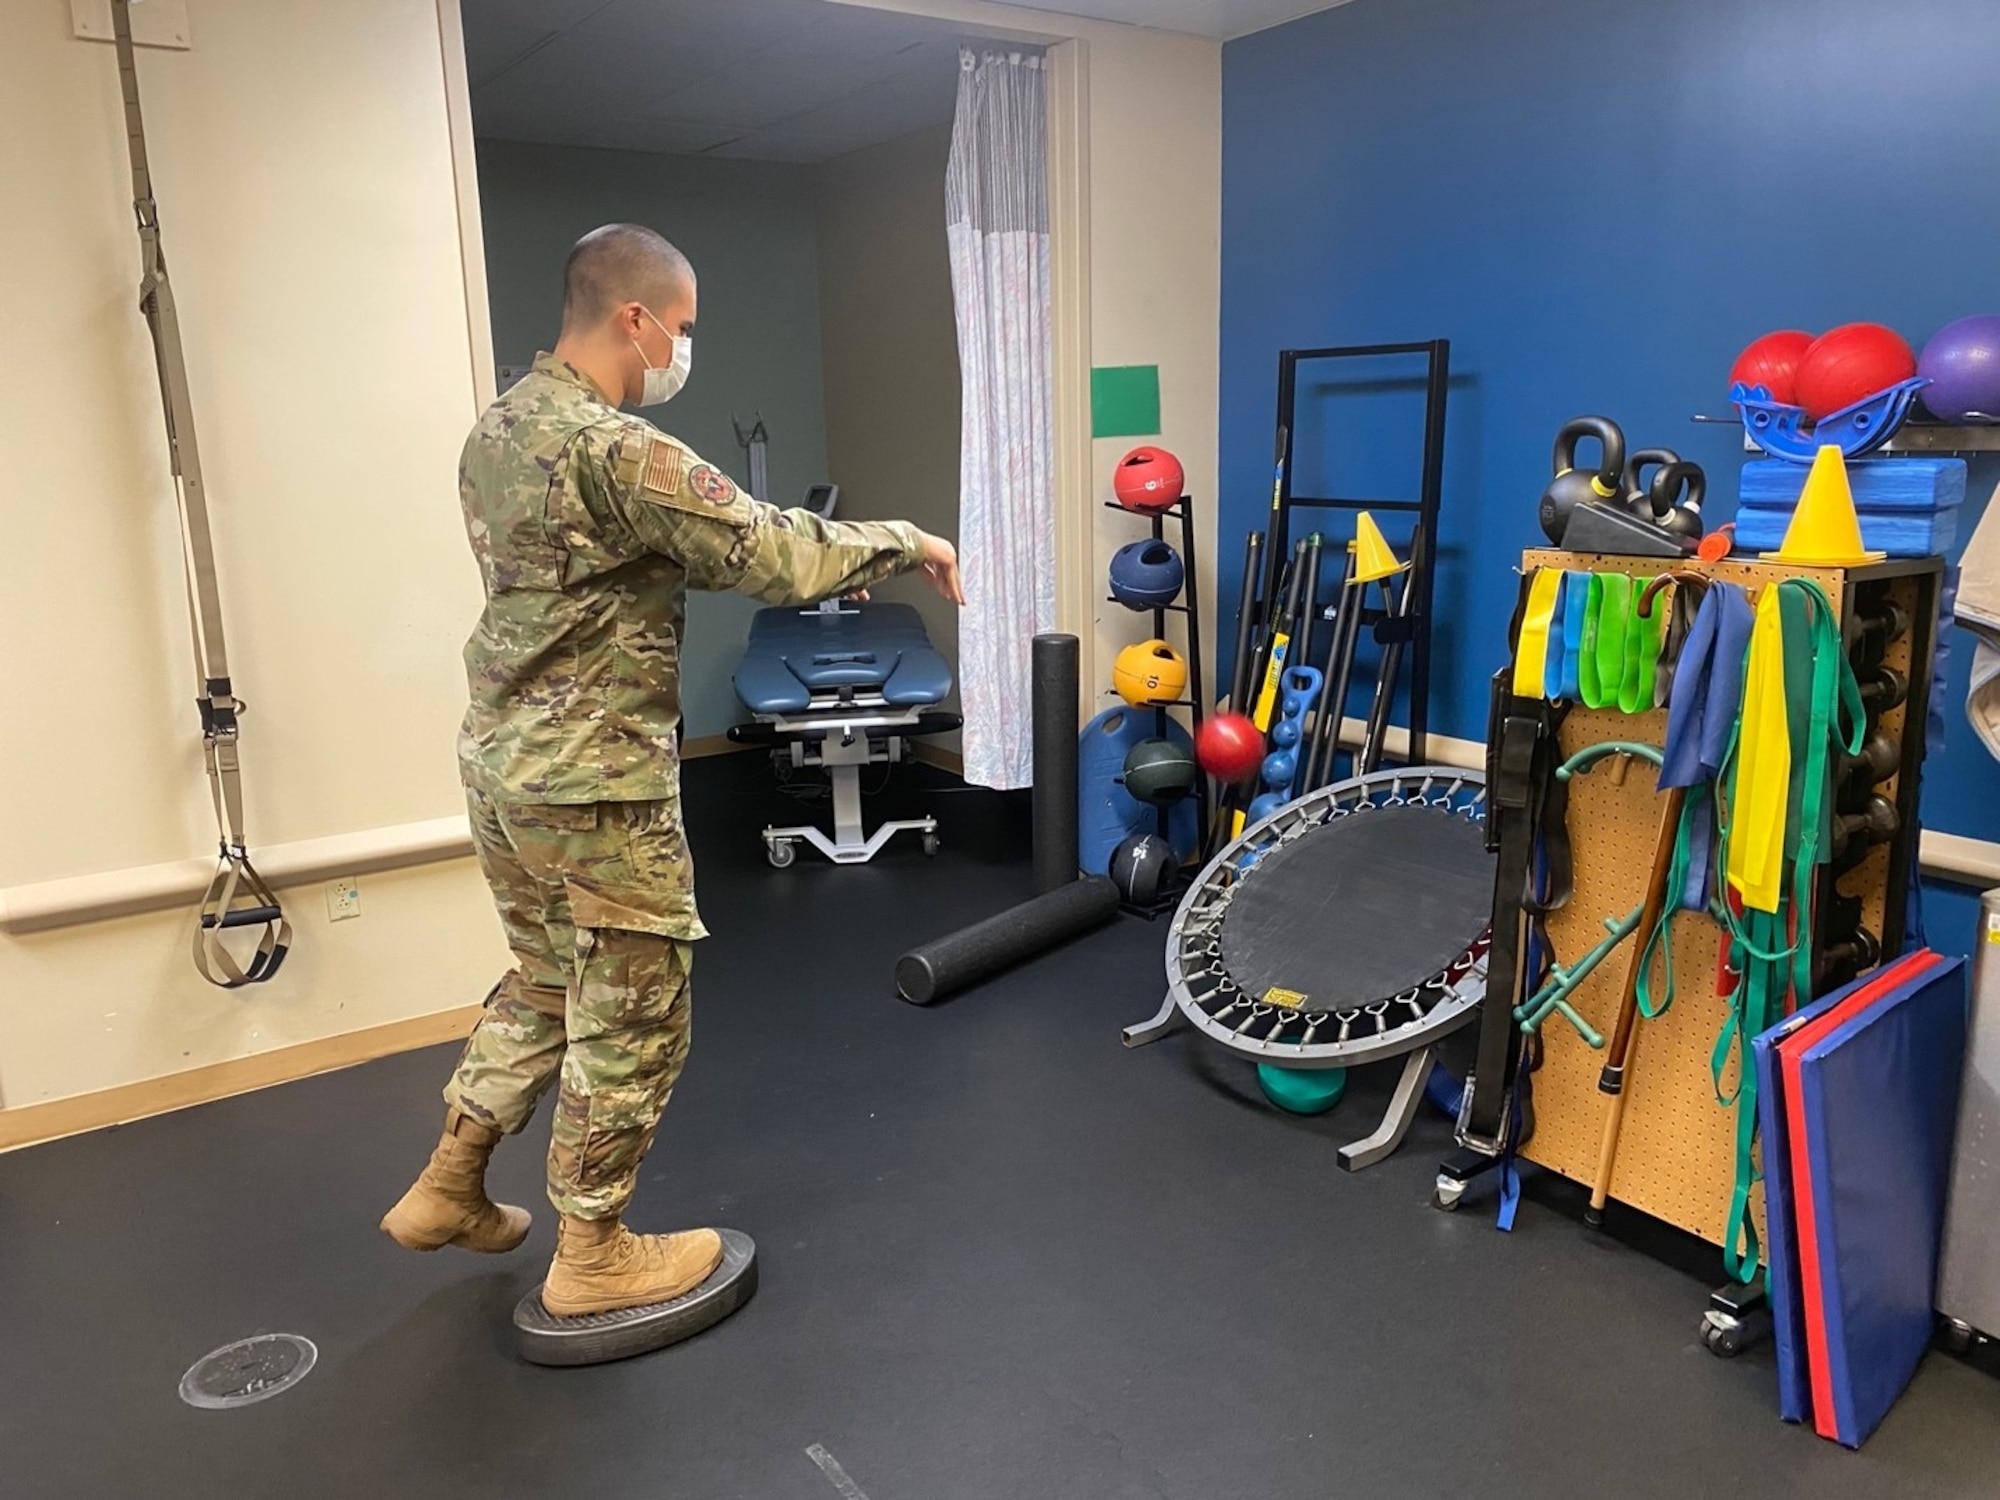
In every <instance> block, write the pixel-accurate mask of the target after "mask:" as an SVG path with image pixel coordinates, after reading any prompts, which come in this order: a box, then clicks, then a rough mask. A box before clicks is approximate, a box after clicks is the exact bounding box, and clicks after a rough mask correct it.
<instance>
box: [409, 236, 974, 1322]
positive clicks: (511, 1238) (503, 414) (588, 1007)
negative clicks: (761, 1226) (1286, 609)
mask: <svg viewBox="0 0 2000 1500" xmlns="http://www.w3.org/2000/svg"><path fill="white" fill-rule="evenodd" d="M694 306H695V282H694V274H693V271H692V269H691V268H690V267H689V266H688V264H687V261H686V259H685V258H684V257H682V256H681V254H680V252H679V251H677V250H675V249H674V248H673V247H672V246H671V245H669V244H668V243H667V242H666V241H665V240H663V239H661V238H660V237H659V236H658V235H657V234H654V233H653V232H652V231H650V230H646V229H641V228H639V227H637V226H634V225H609V226H607V227H605V228H603V229H599V230H596V231H594V232H593V233H591V234H589V235H586V236H585V237H584V238H583V239H582V240H580V241H579V242H578V243H577V245H576V248H575V249H574V250H572V251H571V253H570V258H569V264H568V266H567V268H566V270H565V281H564V302H563V330H562V335H561V337H560V338H559V339H558V341H557V343H556V347H555V351H554V352H553V353H551V354H544V355H542V356H541V357H540V358H539V359H537V360H536V361H535V365H534V368H533V370H532V372H531V373H529V374H528V375H526V376H524V377H522V379H521V380H520V382H519V383H518V384H516V385H515V386H514V387H513V388H512V389H511V390H509V391H507V392H506V394H504V395H503V396H501V397H500V399H499V400H497V401H495V402H494V403H493V405H491V406H490V407H488V408H487V409H486V412H485V414H484V415H483V416H482V417H481V418H480V420H479V423H478V425H477V426H476V427H475V428H474V429H473V431H472V435H471V437H470V438H468V439H467V441H466V445H465V452H464V455H463V458H462V460H461V464H460V471H459V492H460V500H461V504H462V506H463V508H464V512H465V525H466V532H467V535H468V537H469V538H470V540H471V543H472V550H473V552H474V554H475V556H476V557H477V558H478V562H479V569H480V574H481V577H482V579H483V580H484V583H485V590H486V606H485V610H484V612H483V613H482V615H481V617H480V620H479V624H478V627H477V629H475V630H474V632H473V634H472V638H471V640H470V641H469V642H468V643H467V645H466V648H465V660H466V671H467V676H468V679H469V681H470V684H471V696H472V702H471V707H470V708H469V709H468V711H467V713H466V716H465V723H464V728H463V731H462V733H461V735H460V739H459V765H460V770H461V775H462V779H463V780H464V782H465V788H466V798H467V804H468V808H469V811H470V816H471V824H472V834H473V842H474V845H475V847H476V849H477V852H478V855H479V861H480V866H481V868H482V869H483V870H484V871H485V874H486V879H487V883H488V884H489V885H490V886H491V887H492V890H493V897H494V901H495V903H496V904H497V905H498V907H499V911H500V921H501V925H502V926H503V927H504V928H505V930H506V934H507V941H508V944H509V946H510V947H511V948H512V949H513V951H514V956H515V959H516V966H515V967H514V968H513V969H511V970H510V971H509V972H508V973H507V974H506V975H505V977H503V978H502V979H501V981H500V983H499V984H498V985H497V986H496V987H495V988H494V990H493V992H492V994H491V995H490V996H489V997H488V998H487V1001H486V1009H485V1012H484V1014H483V1015H482V1016H481V1018H480V1021H479V1024H478V1026H477V1027H476V1028H475V1029H474V1030H473V1033H472V1037H471V1039H470V1040H469V1041H468V1042H467V1044H466V1048H465V1053H464V1056H463V1058H462V1059H461V1061H460V1063H459V1066H458V1070H457V1072H456V1073H455V1074H454V1075H453V1077H452V1079H451V1082H450V1083H449V1085H447V1087H446V1089H445V1094H444V1096H445V1102H446V1105H447V1111H446V1116H445V1128H444V1134H443V1136H442V1137H441V1138H440V1140H439V1142H438V1146H437V1149H436V1151H435V1152H434V1153H433V1154H432V1157H431V1160H430V1163H429V1165H428V1166H427V1167H426V1168H425V1169H424V1172H423V1175H422V1176H421V1177H419V1178H418V1180H417V1183H416V1185H415V1186H414V1187H412V1188H411V1189H410V1191H409V1192H408V1193H406V1194H405V1195H404V1196H403V1199H402V1201H401V1202H399V1203H398V1204H397V1205H396V1206H395V1207H394V1208H393V1209H391V1210H390V1211H389V1214H388V1215H387V1217H385V1218H384V1219H383V1221H382V1227H383V1229H384V1230H385V1231H386V1232H387V1233H388V1234H389V1235H390V1236H391V1237H393V1238H394V1239H395V1240H396V1241H397V1242H398V1243H399V1244H402V1245H405V1246H407V1247H409V1248H411V1249H417V1250H435V1249H438V1248H439V1247H440V1246H443V1245H447V1244H452V1245H459V1246H462V1247H464V1248H466V1249H470V1250H481V1251H501V1250H511V1249H513V1248H514V1247H515V1246H516V1245H518V1244H520V1243H521V1241H522V1239H523V1238H525V1236H526V1235H527V1232H528V1223H529V1218H528V1214H527V1211H526V1210H524V1209H520V1208H514V1207H509V1206H505V1205H499V1204H495V1203H493V1202H491V1201H490V1200H489V1199H488V1198H487V1196H486V1190H485V1168H486V1161H487V1157H488V1156H489V1154H490V1153H491V1151H492V1149H493V1146H494V1144H495V1143H496V1142H497V1141H498V1140H499V1138H500V1136H501V1135H502V1134H512V1133H514V1132H516V1131H519V1130H520V1129H522V1128H523V1127H524V1126H525V1125H526V1124H527V1122H528V1119H529V1117H530V1115H532V1114H533V1112H534V1108H535V1104H536V1101H537V1100H538V1099H539V1098H540V1097H541V1095H542V1094H543V1092H544V1091H546V1090H547V1089H548V1087H549V1086H550V1084H552V1083H554V1084H556V1086H557V1089H558V1093H557V1100H556V1109H555V1120H554V1125H553V1127H552V1131H551V1141H550V1147H549V1160H548V1192H549V1200H550V1201H551V1202H552V1203H553V1204H554V1205H555V1207H556V1211H557V1213H558V1214H559V1215H560V1216H561V1219H560V1224H559V1228H558V1234H557V1249H556V1256H555V1263H554V1265H553V1266H552V1267H551V1268H550V1271H549V1275H548V1279H547V1281H546V1282H545V1284H544V1287H543V1292H542V1300H543V1302H544V1304H545V1305H546V1306H547V1307H548V1310H549V1311H550V1312H552V1313H555V1314H557V1315H558V1316H572V1315H579V1314H583V1313H593V1312H609V1311H616V1310H619V1309H621V1308H627V1307H638V1306H645V1305H649V1304H652V1303H656V1302H662V1301H666V1300H668V1299H670V1298H672V1297H676V1296H679V1295H680V1294H681V1293H682V1292H684V1291H687V1290H688V1289H689V1288H691V1287H693V1286H695V1285H697V1284H698V1283H700V1282H701V1281H702V1280H703V1279H704V1278H705V1277H707V1275H708V1274H709V1273H710V1272H711V1271H712V1270H713V1269H714V1268H715V1266H716V1264H717V1263H718V1262H719V1260H720V1259H721V1255H722V1246H721V1240H720V1237H719V1236H717V1235H716V1234H715V1232H714V1231H713V1230H708V1229H698V1230H690V1231H686V1232H683V1233H680V1234H672V1235H634V1234H632V1233H631V1232H630V1231H629V1230H627V1229H625V1228H624V1227H623V1226H622V1225H621V1223H620V1216H621V1215H622V1214H623V1212H624V1210H625V1206H626V1204H627V1202H628V1201H629V1200H630V1198H631V1196H632V1188H633V1184H634V1181H635V1180H636V1177H637V1174H638V1170H639V1164H640V1162H641V1161H642V1160H643V1159H644V1157H645V1155H646V1151H647V1148H648V1147H649V1146H651V1144H652V1140H653V1132H654V1130H655V1129H656V1128H657V1127H658V1125H659V1120H660V1112H661V1110H662V1109H664V1108H665V1106H666V1102H667V1096H668V1094H669V1093H670V1091H671V1090H672V1088H673V1084H674V1079H675V1078H676V1076H678V1074H679V1073H680V1070H681V1065H682V1063H683V1062H684V1061H685V1060H686V1058H687V1052H688V1012H689V993H688V973H689V969H690V967H691V962H692V951H693V950H692V945H693V943H694V942H695V941H696V940H697V939H699V938H701V937H703V936H705V931H704V929H703V927H702V925H701V918H700V916H699V914H698V913H697V912H696V909H695V900H694V867H693V865H692V863H691V862H690V860H689V857H688V850H687V844H686V840H685V838H684V836H683V833H682V823H681V806H680V766H679V760H678V757H677V754H676V750H675V729H676V726H677V724H678V722H679V719H680V651H681V640H682V631H683V625H684V623H685V617H686V616H685V603H686V594H687V591H688V590H689V589H691V588H693V589H730V590H734V591H736V592H738V593H744V594H748V595H750V596H751V597H753V598H756V599H761V600H763V601H764V602H765V603H767V604H810V603H813V602H816V601H818V600H820V599H824V598H828V597H831V596H833V595H836V594H848V593H853V592H855V591H858V590H861V589H863V588H865V587H866V586H867V585H868V584H870V583H873V582H875V581H877V580H879V579H883V578H887V577H889V576H891V575H892V574H896V573H900V572H903V571H905V570H907V569H912V568H917V567H922V568H923V569H924V571H925V573H926V575H927V576H928V577H929V579H930V581H931V582H932V584H933V586H934V587H936V588H937V589H938V590H939V591H940V592H941V593H943V594H944V595H945V597H947V598H949V599H952V600H954V601H955V602H959V603H963V602H964V601H963V595H962V593H961V591H960V587H959V582H958V563H957V556H956V554H955V553H954V551H953V549H952V547H951V544H950V543H949V542H945V541H943V540H941V539H939V538H936V537H931V536H927V535H926V534H924V533H923V532H921V531H919V530H918V529H917V528H916V527H914V526H911V525H909V524H908V523H906V522H900V521H883V522H859V523H853V522H849V523H840V522H832V521H827V520H823V519H821V518H820V517H818V516H816V515H814V514H813V513H811V512H810V511H805V510H788V511H781V510H778V509H776V508H774V507H772V506H769V505H765V504H763V503H761V502H759V501H757V500H755V499H752V498H751V497H750V496H748V495H745V494H744V493H743V492H742V491H741V490H739V489H738V488H737V487H736V485H735V484H734V483H733V482H731V480H730V479H729V478H728V477H727V476H726V475H724V474H723V473H722V472H721V471H720V470H719V469H717V468H716V467H715V466H714V465H713V464H709V463H705V462H703V461H702V459H701V458H700V457H698V456H697V455H696V454H695V453H693V452H692V451H690V450H689V449H688V448H687V447H686V446H684V445H683V444H681V443H679V442H676V441H675V440H674V439H673V438H671V437H668V436H667V435H666V434H664V433H662V432H660V431H659V430H658V429H657V428H655V427H654V426H652V424H650V423H649V422H646V421H645V420H643V419H642V418H640V417H637V416H632V415H628V414H626V413H624V412H621V411H620V410H619V407H620V406H621V405H622V404H625V403H628V402H629V403H633V404H640V405H653V404H656V403H657V402H659V401H663V400H666V399H669V398H670V397H671V396H672V395H673V394H674V393H675V392H676V391H678V390H679V389H680V385H681V382H682V381H683V380H685V378H686V375H687V371H688V366H689V357H690V352H691V349H692V335H693V329H694ZM663 350H664V351H667V355H666V358H665V359H664V360H663V361H662V362H658V363H656V362H655V355H656V354H657V353H659V352H660V351H663Z"/></svg>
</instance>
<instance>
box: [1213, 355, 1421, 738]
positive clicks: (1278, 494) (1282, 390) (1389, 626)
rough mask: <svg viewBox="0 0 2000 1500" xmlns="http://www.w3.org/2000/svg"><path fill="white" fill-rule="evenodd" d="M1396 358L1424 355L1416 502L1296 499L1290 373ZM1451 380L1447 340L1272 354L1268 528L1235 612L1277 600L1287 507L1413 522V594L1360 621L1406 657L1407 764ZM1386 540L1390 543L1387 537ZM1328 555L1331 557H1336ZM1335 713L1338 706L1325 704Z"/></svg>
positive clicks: (1417, 721)
mask: <svg viewBox="0 0 2000 1500" xmlns="http://www.w3.org/2000/svg"><path fill="white" fill-rule="evenodd" d="M1400 354H1420V355H1423V356H1424V357H1425V375H1424V464H1423V478H1422V480H1421V482H1420V484H1419V487H1418V493H1417V498H1416V499H1414V500H1407V499H1385V500H1362V499H1353V498H1348V497H1336V496H1327V495H1299V494H1294V493H1293V491H1292V434H1293V433H1294V432H1296V431H1297V430H1298V370H1299V366H1300V365H1301V364H1305V363H1308V362H1314V361H1319V360H1330V359H1376V358H1381V357H1383V356H1393V355H1400ZM1450 378H1451V340H1449V339H1431V340H1429V341H1427V342H1424V343H1419V344H1354V345H1349V346H1346V347H1342V348H1331V349H1281V350H1279V351H1278V444H1277V447H1278V454H1277V468H1278V475H1277V484H1276V487H1275V492H1274V494H1273V496H1272V502H1271V524H1270V532H1269V535H1268V536H1267V537H1266V538H1265V545H1264V580H1263V587H1262V591H1261V593H1260V595H1259V597H1258V598H1257V599H1256V600H1255V601H1251V600H1245V601H1243V604H1242V606H1241V607H1243V608H1245V609H1252V608H1254V609H1255V611H1256V613H1255V615H1254V616H1253V617H1254V618H1257V619H1266V618H1268V617H1269V615H1270V611H1271V607H1272V603H1273V601H1275V600H1276V599H1277V597H1278V590H1279V576H1280V572H1281V570H1282V568H1283V567H1284V564H1285V561H1286V559H1287V558H1288V557H1289V556H1290V554H1291V517H1292V507H1293V506H1310V507H1312V508H1314V509H1319V510H1349V511H1361V510H1365V511H1369V512H1371V513H1377V514H1396V513H1399V512H1401V513H1406V514H1409V515H1411V516H1413V517H1414V518H1415V519H1414V521H1413V523H1412V525H1411V529H1410V537H1409V552H1410V564H1411V566H1410V577H1409V582H1408V583H1407V584H1405V585H1404V586H1405V587H1406V588H1411V589H1415V590H1416V596H1415V598H1414V599H1413V600H1412V601H1411V603H1410V605H1409V607H1408V608H1407V609H1406V610H1405V611H1404V615H1403V617H1402V618H1400V619H1399V618H1396V617H1394V616H1391V615H1387V614H1384V613H1383V612H1381V611H1379V610H1370V611H1368V612H1367V613H1366V614H1364V615H1363V617H1362V618H1363V621H1364V622H1365V623H1368V624H1371V625H1372V626H1373V627H1374V634H1375V641H1376V644H1377V645H1379V646H1383V647H1387V646H1389V645H1391V644H1393V643H1395V642H1398V641H1400V642H1402V643H1403V644H1404V646H1405V649H1406V650H1407V651H1408V652H1409V657H1410V748H1409V755H1408V761H1409V763H1410V764H1412V765H1418V764H1421V763H1422V762H1423V761H1424V759H1425V758H1426V744H1425V737H1426V735H1427V734H1428V732H1429V728H1430V691H1431V608H1432V599H1433V595H1434V590H1435V580H1436V571H1437V521H1438V507H1439V504H1440V502H1441V500H1442V498H1443V493H1444V414H1445V397H1446V392H1447V388H1448V386H1449V383H1450ZM1391 540H1392V541H1393V540H1394V538H1393V537H1392V538H1391ZM1335 555H1338V554H1337V553H1336V554H1335ZM1268 649H1269V644H1268V642H1265V643H1260V645H1259V648H1258V667H1257V670H1256V671H1254V672H1253V673H1252V674H1251V678H1250V680H1251V682H1252V683H1255V682H1259V681H1261V680H1262V678H1263V667H1262V663H1263V660H1264V655H1265V652H1267V651H1268ZM1327 707H1329V708H1330V709H1331V710H1332V711H1334V712H1339V711H1340V710H1341V706H1340V705H1328V706H1327Z"/></svg>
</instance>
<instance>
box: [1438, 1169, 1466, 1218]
mask: <svg viewBox="0 0 2000 1500" xmlns="http://www.w3.org/2000/svg"><path fill="white" fill-rule="evenodd" d="M1464 1196H1465V1184H1464V1183H1462V1182H1460V1181H1459V1180H1458V1179H1457V1178H1456V1177H1440V1178H1438V1180H1437V1184H1436V1185H1435V1186H1434V1187H1433V1188H1432V1189H1431V1207H1432V1208H1434V1209H1436V1210H1437V1211H1438V1212H1439V1213H1444V1214H1450V1213H1457V1212H1458V1203H1459V1200H1460V1199H1461V1198H1463V1197H1464Z"/></svg>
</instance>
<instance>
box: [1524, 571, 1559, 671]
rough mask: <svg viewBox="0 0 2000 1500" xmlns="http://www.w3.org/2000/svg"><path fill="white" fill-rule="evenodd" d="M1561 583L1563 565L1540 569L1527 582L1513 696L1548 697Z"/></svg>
mask: <svg viewBox="0 0 2000 1500" xmlns="http://www.w3.org/2000/svg"><path fill="white" fill-rule="evenodd" d="M1561 585H1562V570H1561V569H1560V568H1537V569H1535V576H1534V578H1533V579H1532V580H1531V581H1530V582H1529V584H1528V607H1527V611H1526V613H1524V614H1523V615H1522V616H1521V635H1520V641H1519V643H1518V644H1517V645H1516V646H1515V648H1514V696H1515V697H1517V698H1546V697H1548V696H1549V693H1548V688H1547V683H1546V680H1545V679H1546V675H1547V671H1548V661H1549V625H1550V622H1551V621H1552V620H1553V619H1554V618H1555V612H1556V593H1557V591H1558V589H1559V588H1560V587H1561Z"/></svg>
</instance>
